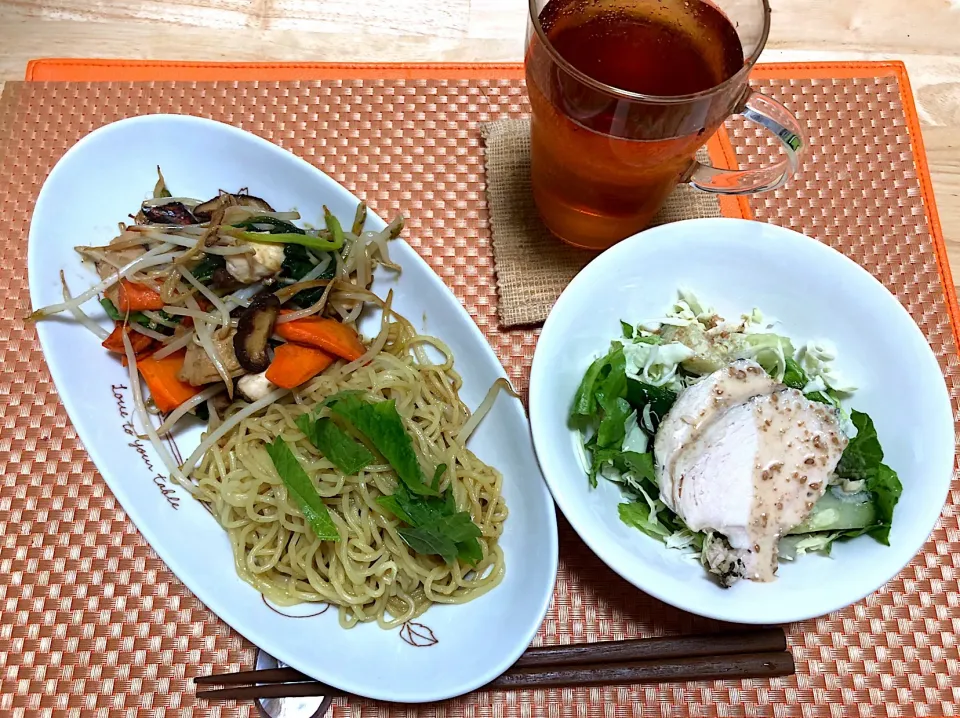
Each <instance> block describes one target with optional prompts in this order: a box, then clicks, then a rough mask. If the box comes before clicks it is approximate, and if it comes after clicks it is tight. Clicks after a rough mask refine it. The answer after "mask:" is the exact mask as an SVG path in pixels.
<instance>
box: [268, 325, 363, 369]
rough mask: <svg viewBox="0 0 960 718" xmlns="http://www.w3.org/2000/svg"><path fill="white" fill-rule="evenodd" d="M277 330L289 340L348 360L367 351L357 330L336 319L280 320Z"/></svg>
mask: <svg viewBox="0 0 960 718" xmlns="http://www.w3.org/2000/svg"><path fill="white" fill-rule="evenodd" d="M275 331H276V333H277V335H278V336H280V337H283V338H284V339H286V340H287V341H288V342H296V343H298V344H306V345H308V346H313V347H317V348H318V349H323V350H324V351H328V352H330V353H331V354H334V355H336V356H338V357H343V358H344V359H346V360H347V361H355V360H356V359H359V358H360V357H362V356H363V354H364V352H366V351H367V348H366V347H365V346H364V345H363V342H361V341H360V337H359V336H358V335H357V331H356V330H355V329H353V328H352V327H349V326H347V325H346V324H343V323H341V322H338V321H336V320H335V319H324V318H323V317H306V318H305V319H297V320H295V321H292V322H280V323H278V324H277V326H276V329H275Z"/></svg>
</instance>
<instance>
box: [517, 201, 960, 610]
mask: <svg viewBox="0 0 960 718" xmlns="http://www.w3.org/2000/svg"><path fill="white" fill-rule="evenodd" d="M678 287H685V288H689V289H691V290H693V291H694V292H695V293H696V294H697V295H698V296H699V297H700V298H702V299H703V300H704V301H705V302H707V303H708V304H711V305H713V306H714V307H716V308H717V310H718V311H719V313H720V314H721V316H725V317H727V318H736V317H739V316H740V314H742V313H745V312H749V311H750V310H751V309H752V308H753V307H758V308H759V309H760V310H761V311H763V313H764V315H765V316H767V317H774V318H776V319H778V320H780V322H781V325H780V326H779V327H778V328H777V331H778V333H782V334H786V335H788V336H790V337H792V338H793V339H795V340H798V342H805V341H807V340H811V339H828V340H831V341H833V342H834V344H835V345H836V347H837V350H838V352H839V360H838V362H837V369H838V370H839V371H841V373H842V374H843V375H844V376H845V377H847V378H849V379H851V380H852V381H854V383H856V384H858V386H859V387H860V389H859V391H857V392H856V393H855V394H854V396H853V400H852V401H851V405H852V406H853V407H855V408H857V409H859V410H860V411H864V412H866V413H868V414H869V415H870V416H871V417H872V418H873V420H874V422H875V424H876V428H877V432H878V434H879V437H880V442H881V444H882V445H883V449H884V452H885V459H884V461H885V463H887V464H889V465H890V466H891V467H893V468H894V469H895V470H896V471H897V472H898V474H899V476H900V480H901V481H902V482H903V487H904V488H903V496H902V498H901V499H900V503H899V504H898V505H897V508H896V512H895V514H894V521H893V528H892V530H891V532H890V544H891V545H890V546H889V547H887V546H882V545H880V544H879V543H877V542H876V541H874V540H873V539H872V538H870V537H868V536H863V537H860V538H858V539H855V540H852V541H849V542H846V543H841V542H838V543H836V544H835V545H834V548H833V554H832V557H830V558H827V557H822V556H819V555H808V556H801V557H800V558H799V559H798V560H797V561H794V562H792V563H782V564H781V565H780V570H779V578H778V579H777V580H776V581H775V582H773V583H767V584H763V583H752V582H750V581H741V582H739V583H737V584H736V585H734V586H733V587H732V588H729V589H723V588H720V587H719V586H718V585H717V584H716V583H714V582H713V581H712V580H711V579H710V578H708V576H707V574H706V572H705V571H704V569H703V568H702V567H701V566H700V564H699V562H697V561H694V560H691V559H689V558H686V557H684V556H682V555H681V553H680V552H679V551H676V550H669V549H667V548H665V547H664V546H663V544H661V543H659V542H657V541H655V540H654V539H652V538H649V537H648V536H646V535H644V534H642V533H641V532H639V531H638V530H636V529H634V528H631V527H629V526H626V525H625V524H623V523H622V522H621V521H620V519H619V517H618V515H617V504H618V503H620V501H621V495H620V491H619V488H618V487H617V486H616V485H615V484H613V483H611V482H609V481H603V480H601V481H600V485H599V487H598V488H597V489H594V490H591V489H590V487H589V486H588V484H587V477H586V475H585V474H584V472H583V470H582V469H581V462H580V460H579V459H578V457H577V453H576V450H575V444H574V442H575V440H576V435H575V433H574V432H572V431H571V430H570V428H569V427H568V425H567V416H568V414H569V411H570V406H571V403H572V401H573V396H574V393H575V392H576V389H577V386H578V385H579V383H580V380H581V379H582V378H583V373H584V371H585V370H586V368H587V366H588V365H589V364H590V362H591V361H592V360H593V359H594V358H596V357H597V356H601V355H602V354H604V353H606V352H607V351H608V348H609V346H610V341H611V340H613V339H616V338H617V337H619V336H620V335H621V329H620V320H621V319H624V320H626V321H627V322H630V323H633V324H636V323H637V322H640V321H644V320H650V319H654V318H656V317H658V316H662V315H663V312H664V311H665V310H666V309H667V308H668V307H669V306H670V304H671V303H672V302H673V301H674V300H675V298H676V292H677V288H678ZM798 345H799V343H798ZM530 420H531V424H532V427H533V437H534V444H535V445H536V448H537V455H538V457H539V459H540V466H541V468H542V469H543V473H544V476H545V477H546V479H547V483H548V484H549V486H550V490H551V491H552V492H553V496H554V499H555V500H556V502H557V504H558V505H559V506H560V508H561V509H562V511H563V513H564V514H565V515H566V517H567V519H568V520H569V521H570V523H571V525H572V526H573V528H574V529H576V531H577V532H578V533H579V534H580V536H581V538H582V539H583V540H584V541H585V542H586V543H587V544H588V545H589V546H590V548H591V549H593V551H594V552H595V553H596V554H597V555H598V556H599V557H600V558H601V559H603V560H604V561H605V562H606V563H607V564H608V565H609V566H610V567H611V568H612V569H613V570H615V571H616V572H617V573H619V574H620V575H621V576H623V577H624V578H625V579H626V580H628V581H630V582H631V583H632V584H633V585H635V586H636V587H637V588H640V589H641V590H643V591H645V592H647V593H649V594H651V595H653V596H655V597H656V598H658V599H660V600H662V601H665V602H667V603H670V604H672V605H674V606H677V607H678V608H682V609H684V610H687V611H691V612H693V613H698V614H700V615H703V616H708V617H712V618H717V619H721V620H725V621H734V622H739V623H756V624H773V623H786V622H790V621H798V620H803V619H806V618H812V617H814V616H820V615H823V614H825V613H829V612H830V611H834V610H836V609H839V608H843V607H844V606H847V605H849V604H851V603H854V602H855V601H858V600H859V599H861V598H863V597H864V596H866V595H867V594H869V593H871V592H873V591H875V590H876V589H877V588H879V587H880V586H882V585H883V584H884V583H885V582H886V581H888V580H889V579H891V578H892V577H893V576H895V575H896V574H897V573H898V572H899V571H900V570H901V569H902V568H903V567H904V566H905V565H906V564H907V563H909V562H910V560H911V559H912V558H913V557H914V555H915V554H916V553H917V551H918V550H920V548H921V547H922V546H923V544H924V542H925V541H926V540H927V537H928V536H929V534H930V532H931V530H932V529H933V527H934V525H935V523H936V521H937V518H938V516H939V514H940V510H941V508H942V507H943V502H944V500H945V498H946V494H947V490H948V487H949V485H950V478H951V474H952V471H953V452H954V428H953V412H952V410H951V408H950V399H949V396H948V394H947V390H946V386H945V384H944V381H943V376H942V375H941V373H940V367H939V365H938V363H937V360H936V358H935V357H934V355H933V352H932V351H931V350H930V347H929V346H928V345H927V342H926V340H925V339H924V337H923V334H922V333H921V332H920V330H919V329H918V328H917V325H916V324H915V323H914V322H913V320H912V319H911V318H910V315H909V314H907V312H906V311H905V310H904V309H903V307H901V306H900V304H899V303H898V302H897V300H896V298H894V296H893V295H892V294H890V293H889V292H888V291H887V290H886V289H885V288H884V287H883V285H881V284H880V283H879V282H878V281H877V280H876V279H874V278H873V277H872V276H871V275H870V274H869V273H868V272H867V271H866V270H864V269H863V268H861V267H860V266H858V265H857V264H856V263H854V262H853V261H851V260H850V259H848V258H846V257H844V256H843V255H842V254H840V253H839V252H836V251H834V250H833V249H831V248H830V247H827V246H826V245H824V244H821V243H819V242H817V241H815V240H813V239H810V238H808V237H805V236H803V235H801V234H798V233H796V232H793V231H791V230H788V229H783V228H780V227H776V226H773V225H769V224H764V223H760V222H748V221H744V220H732V219H702V220H690V221H685V222H677V223H675V224H668V225H664V226H661V227H657V228H655V229H651V230H648V231H646V232H643V233H641V234H638V235H636V236H634V237H631V238H630V239H628V240H626V241H624V242H622V243H620V244H618V245H616V246H615V247H613V248H612V249H610V250H608V251H607V252H605V253H604V254H602V255H600V256H599V257H598V258H597V259H595V260H594V261H593V262H591V263H590V265H589V266H587V267H586V269H584V270H583V271H582V272H580V274H579V275H578V276H577V277H576V278H575V279H574V280H573V282H572V283H571V284H570V285H569V286H568V287H567V289H566V290H565V291H564V292H563V295H562V296H561V297H560V299H559V300H558V301H557V303H556V305H555V306H554V308H553V311H552V312H551V313H550V316H549V318H548V319H547V322H546V324H545V325H544V328H543V332H542V334H541V335H540V341H539V343H538V344H537V350H536V354H535V355H534V360H533V370H532V374H531V379H530Z"/></svg>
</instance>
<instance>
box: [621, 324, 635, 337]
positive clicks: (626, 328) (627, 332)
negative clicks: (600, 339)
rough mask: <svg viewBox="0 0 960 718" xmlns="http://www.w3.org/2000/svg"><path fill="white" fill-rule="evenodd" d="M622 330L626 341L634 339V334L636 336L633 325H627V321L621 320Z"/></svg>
mask: <svg viewBox="0 0 960 718" xmlns="http://www.w3.org/2000/svg"><path fill="white" fill-rule="evenodd" d="M620 328H621V329H622V330H623V338H624V339H633V334H634V330H633V325H631V324H627V323H626V322H625V321H623V320H622V319H621V320H620Z"/></svg>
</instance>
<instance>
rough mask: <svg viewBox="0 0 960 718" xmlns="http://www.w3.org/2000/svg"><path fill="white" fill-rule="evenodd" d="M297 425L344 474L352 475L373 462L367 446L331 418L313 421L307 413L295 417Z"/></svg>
mask: <svg viewBox="0 0 960 718" xmlns="http://www.w3.org/2000/svg"><path fill="white" fill-rule="evenodd" d="M297 427H298V428H299V429H300V431H302V432H303V434H304V436H306V437H307V439H308V440H309V441H310V443H311V444H313V445H314V446H316V447H317V449H319V451H320V453H321V454H323V455H324V456H325V457H327V459H329V460H330V463H332V464H333V465H334V466H336V467H337V469H338V470H340V471H341V472H342V473H343V474H344V475H345V476H352V475H354V474H356V473H357V472H358V471H360V470H361V469H363V468H366V467H367V466H369V465H370V464H371V463H372V462H373V458H374V457H373V454H371V453H370V452H369V451H368V450H367V447H365V446H364V445H363V444H361V443H360V442H358V441H357V440H356V439H354V438H353V437H351V436H350V435H349V434H347V432H345V431H344V430H343V429H341V428H340V427H339V426H337V425H336V424H335V423H334V422H333V420H332V419H317V420H316V421H313V420H312V419H311V418H310V416H309V415H308V414H302V415H301V416H299V417H298V418H297Z"/></svg>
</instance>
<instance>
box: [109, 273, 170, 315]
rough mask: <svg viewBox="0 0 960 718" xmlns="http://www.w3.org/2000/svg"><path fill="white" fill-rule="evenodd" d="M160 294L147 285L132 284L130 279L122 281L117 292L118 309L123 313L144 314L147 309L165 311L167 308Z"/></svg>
mask: <svg viewBox="0 0 960 718" xmlns="http://www.w3.org/2000/svg"><path fill="white" fill-rule="evenodd" d="M166 304H167V303H166V302H165V301H163V297H161V296H160V292H158V291H157V290H155V289H152V288H151V287H148V286H147V285H146V284H139V283H137V282H131V281H130V280H129V279H121V280H120V289H119V291H118V292H117V309H119V310H120V311H121V312H124V313H127V312H142V311H143V310H145V309H163V308H164V307H165V306H166Z"/></svg>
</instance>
